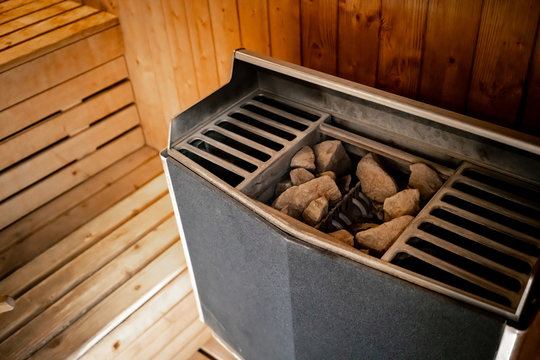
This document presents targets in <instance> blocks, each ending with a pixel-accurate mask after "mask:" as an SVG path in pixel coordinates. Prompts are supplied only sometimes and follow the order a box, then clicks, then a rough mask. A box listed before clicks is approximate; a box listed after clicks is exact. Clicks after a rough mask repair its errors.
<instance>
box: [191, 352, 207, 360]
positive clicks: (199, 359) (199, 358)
mask: <svg viewBox="0 0 540 360" xmlns="http://www.w3.org/2000/svg"><path fill="white" fill-rule="evenodd" d="M189 360H212V359H210V358H209V357H208V356H206V355H203V354H202V353H200V352H198V351H197V352H196V353H195V354H193V355H191V357H190V358H189Z"/></svg>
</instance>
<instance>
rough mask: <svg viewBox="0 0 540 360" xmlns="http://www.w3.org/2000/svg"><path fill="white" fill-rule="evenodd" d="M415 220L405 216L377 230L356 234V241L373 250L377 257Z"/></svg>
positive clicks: (386, 223)
mask: <svg viewBox="0 0 540 360" xmlns="http://www.w3.org/2000/svg"><path fill="white" fill-rule="evenodd" d="M413 219H414V218H413V217H412V216H410V215H404V216H400V217H398V218H395V219H393V220H390V221H388V222H385V223H384V224H381V225H379V226H377V227H375V228H372V229H368V230H364V231H360V232H358V233H357V234H356V241H357V243H358V244H359V245H360V246H363V247H366V248H368V249H370V250H372V251H373V252H374V253H375V254H376V255H382V254H383V253H384V252H385V251H386V250H388V248H389V247H390V246H391V245H392V244H393V243H394V241H396V239H397V238H398V237H399V235H400V234H401V233H402V232H403V230H405V228H406V227H407V225H409V223H410V222H411V221H412V220H413Z"/></svg>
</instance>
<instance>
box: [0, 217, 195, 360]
mask: <svg viewBox="0 0 540 360" xmlns="http://www.w3.org/2000/svg"><path fill="white" fill-rule="evenodd" d="M172 228H174V226H170V225H168V224H167V225H163V226H162V227H161V228H160V229H157V230H156V231H155V232H152V233H151V234H150V235H149V236H147V237H145V238H144V239H143V240H142V241H141V242H139V243H137V244H134V245H133V246H132V247H131V248H129V249H128V250H127V251H126V252H124V253H123V254H122V255H121V256H119V257H118V258H117V259H115V260H114V261H112V262H111V263H109V264H107V266H105V267H103V268H102V269H101V270H99V271H98V272H96V273H95V274H94V275H92V276H91V277H89V278H88V279H86V281H84V282H82V283H81V284H80V285H78V286H77V287H76V288H74V289H73V290H72V291H70V292H69V293H68V294H67V295H66V296H64V297H63V298H62V299H60V300H59V301H57V302H56V303H54V304H53V305H51V306H50V307H49V308H47V309H46V310H45V311H44V312H43V313H41V314H40V315H39V316H37V317H35V318H33V319H32V320H31V321H30V322H29V323H28V324H26V325H25V326H24V327H22V328H21V329H19V330H18V331H17V332H16V333H15V334H14V335H13V336H11V337H9V338H8V339H7V340H6V341H4V342H3V343H2V344H0V351H1V352H2V354H6V355H7V359H19V358H26V357H27V356H29V355H30V354H32V353H33V352H35V351H36V350H38V349H40V348H41V350H40V351H39V352H37V353H35V354H34V358H40V359H58V358H67V357H68V356H69V355H71V354H72V353H73V352H74V350H76V349H77V348H78V347H80V346H81V345H83V343H84V342H85V341H88V340H89V339H88V338H90V340H91V338H92V337H94V336H96V335H98V334H99V332H100V330H102V329H104V328H107V327H108V326H110V325H113V324H114V323H115V322H117V321H118V320H123V319H124V318H126V317H127V316H128V315H129V314H130V313H132V312H133V311H134V310H136V308H138V307H139V306H140V305H142V304H143V303H144V302H145V301H146V300H148V298H150V297H151V296H152V295H154V294H155V293H156V292H157V291H159V290H160V289H161V288H162V287H163V286H164V285H165V284H166V283H167V282H168V281H170V280H171V279H172V278H174V277H175V276H176V275H177V274H178V273H180V272H181V271H182V270H183V268H184V267H185V262H184V260H183V256H182V251H181V247H180V244H179V243H176V244H173V245H172V246H171V247H169V249H168V250H166V251H165V252H164V253H163V254H161V255H160V256H158V257H157V258H156V256H157V255H158V254H159V253H160V252H161V251H163V249H164V248H165V249H166V247H167V245H169V244H171V243H173V242H175V241H177V239H178V238H177V234H176V233H174V231H171V230H170V229H172ZM137 245H139V246H137ZM152 259H155V260H153V261H152ZM148 263H149V264H148ZM146 264H148V265H146ZM143 267H144V268H143ZM141 268H142V270H140V269H141ZM139 270H140V271H139ZM134 274H136V275H135V276H133V275H134ZM130 278H131V279H130ZM68 325H70V326H69V328H68V329H66V330H65V331H64V332H63V333H62V334H60V335H59V336H58V337H56V338H54V337H55V336H56V335H58V334H59V333H60V332H61V331H62V330H64V329H65V328H66V327H67V326H68ZM23 339H24V340H23ZM51 339H52V341H51V342H50V343H49V344H48V346H45V347H43V348H42V346H43V345H44V344H45V343H47V342H48V341H50V340H51ZM63 340H65V341H63Z"/></svg>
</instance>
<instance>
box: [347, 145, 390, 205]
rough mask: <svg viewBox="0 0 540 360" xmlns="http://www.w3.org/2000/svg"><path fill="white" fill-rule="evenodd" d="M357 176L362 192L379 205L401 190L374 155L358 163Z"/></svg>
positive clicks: (370, 154)
mask: <svg viewBox="0 0 540 360" xmlns="http://www.w3.org/2000/svg"><path fill="white" fill-rule="evenodd" d="M356 176H357V177H358V180H359V181H360V186H361V187H362V192H363V193H364V194H365V195H366V196H367V197H368V198H370V199H371V200H373V201H376V202H379V203H382V202H384V199H386V198H387V197H389V196H392V195H394V194H395V193H397V192H398V190H399V189H398V186H397V184H396V182H395V181H394V179H393V178H392V177H391V176H390V175H388V173H387V172H386V171H385V170H384V169H383V168H382V167H381V165H380V162H379V160H378V158H377V156H376V155H374V154H372V153H369V154H367V155H366V156H364V157H363V158H362V159H361V160H360V161H359V162H358V166H357V167H356Z"/></svg>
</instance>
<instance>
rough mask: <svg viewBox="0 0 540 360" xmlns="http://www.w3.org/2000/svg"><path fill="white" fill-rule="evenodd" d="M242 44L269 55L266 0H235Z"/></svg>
mask: <svg viewBox="0 0 540 360" xmlns="http://www.w3.org/2000/svg"><path fill="white" fill-rule="evenodd" d="M237 3H238V14H239V17H240V31H241V33H242V46H243V47H245V48H246V49H249V50H253V51H257V52H259V53H261V54H266V55H270V34H269V30H268V3H267V0H254V1H253V0H237Z"/></svg>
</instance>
